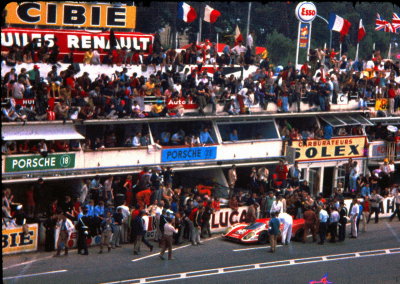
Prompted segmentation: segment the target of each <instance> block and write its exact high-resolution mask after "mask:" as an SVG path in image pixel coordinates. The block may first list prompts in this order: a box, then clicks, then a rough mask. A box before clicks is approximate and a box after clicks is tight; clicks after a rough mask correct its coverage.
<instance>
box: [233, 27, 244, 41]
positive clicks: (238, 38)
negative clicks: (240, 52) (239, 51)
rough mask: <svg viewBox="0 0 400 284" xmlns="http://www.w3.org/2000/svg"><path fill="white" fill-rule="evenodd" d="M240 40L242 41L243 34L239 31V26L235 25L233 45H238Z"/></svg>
mask: <svg viewBox="0 0 400 284" xmlns="http://www.w3.org/2000/svg"><path fill="white" fill-rule="evenodd" d="M240 42H243V36H242V34H241V33H240V30H239V26H238V25H236V30H235V46H236V45H238V44H239V43H240Z"/></svg>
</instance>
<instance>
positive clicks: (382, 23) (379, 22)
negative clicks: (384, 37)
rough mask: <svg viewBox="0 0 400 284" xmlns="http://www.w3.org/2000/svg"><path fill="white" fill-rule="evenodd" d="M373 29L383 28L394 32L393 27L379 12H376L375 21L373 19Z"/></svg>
mask: <svg viewBox="0 0 400 284" xmlns="http://www.w3.org/2000/svg"><path fill="white" fill-rule="evenodd" d="M375 30H376V31H380V30H383V31H385V32H387V33H395V32H396V31H395V29H394V27H393V26H392V24H391V23H389V22H388V21H385V20H384V19H383V18H382V17H381V16H380V15H379V14H376V21H375Z"/></svg>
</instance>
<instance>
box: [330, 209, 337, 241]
mask: <svg viewBox="0 0 400 284" xmlns="http://www.w3.org/2000/svg"><path fill="white" fill-rule="evenodd" d="M339 219H340V215H339V212H338V211H337V209H336V207H334V208H333V209H332V212H331V216H330V217H329V232H330V234H331V239H330V242H331V243H336V237H337V231H338V222H339Z"/></svg>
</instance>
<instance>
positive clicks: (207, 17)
mask: <svg viewBox="0 0 400 284" xmlns="http://www.w3.org/2000/svg"><path fill="white" fill-rule="evenodd" d="M219 16H221V13H220V12H219V11H218V10H215V9H213V8H211V7H210V6H208V5H206V8H205V10H204V21H205V22H209V23H211V24H212V23H215V22H216V21H217V19H218V17H219Z"/></svg>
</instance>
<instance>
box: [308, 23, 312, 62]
mask: <svg viewBox="0 0 400 284" xmlns="http://www.w3.org/2000/svg"><path fill="white" fill-rule="evenodd" d="M311 29H312V22H310V33H309V34H308V47H307V61H308V60H310V46H311Z"/></svg>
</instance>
